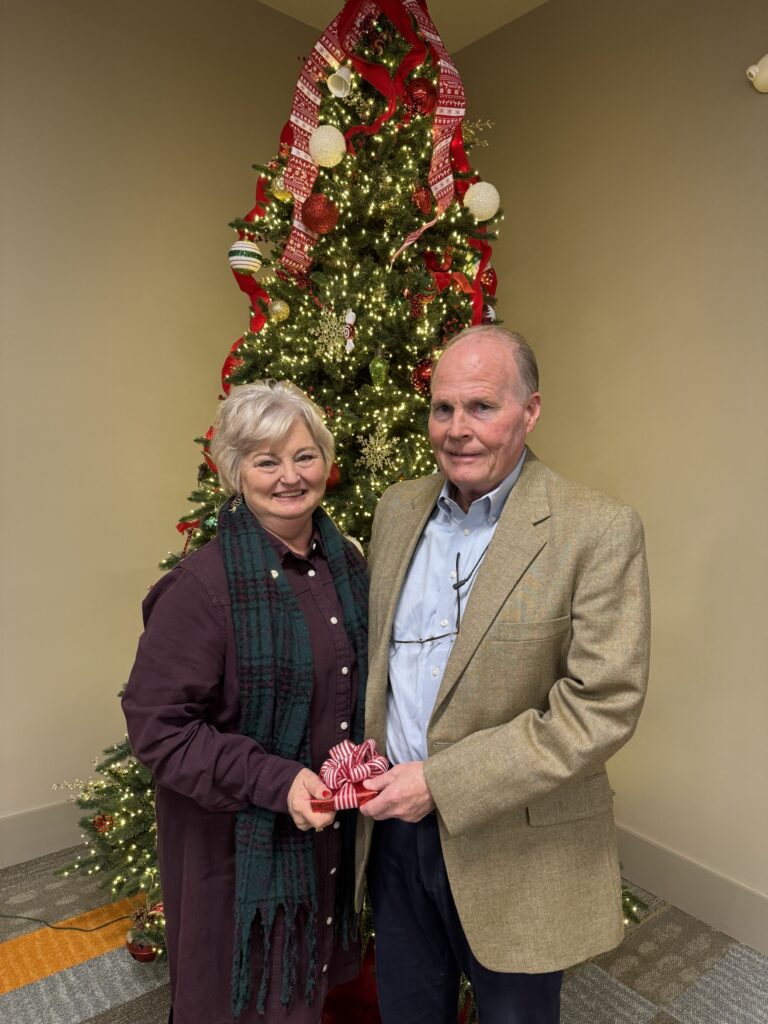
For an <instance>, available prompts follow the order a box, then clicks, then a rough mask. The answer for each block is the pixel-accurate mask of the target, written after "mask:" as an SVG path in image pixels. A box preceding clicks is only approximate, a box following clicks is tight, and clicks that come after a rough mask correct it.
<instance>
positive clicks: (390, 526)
mask: <svg viewBox="0 0 768 1024" xmlns="http://www.w3.org/2000/svg"><path fill="white" fill-rule="evenodd" d="M539 411H540V396H539V393H538V371H537V367H536V360H535V357H534V355H533V352H532V351H531V349H530V348H529V346H528V345H527V343H526V342H525V339H524V338H522V337H521V336H520V335H517V334H512V333H510V332H508V331H505V330H502V329H501V328H498V327H494V326H480V327H473V328H470V329H468V330H466V331H464V332H462V333H461V334H460V335H457V337H456V338H455V339H453V341H452V342H451V343H450V344H449V345H448V346H447V347H446V350H445V351H444V353H443V354H442V356H441V358H440V361H439V362H438V364H437V366H436V368H435V370H434V373H433V378H432V398H431V410H430V416H429V437H430V441H431V444H432V447H433V449H434V452H435V458H436V459H437V463H438V467H439V469H440V474H435V475H434V476H431V477H428V478H425V479H422V480H413V481H407V482H405V483H400V484H396V485H395V486H394V487H392V488H390V489H389V490H388V491H387V492H386V494H384V496H383V497H382V499H381V502H380V504H379V507H378V510H377V512H376V518H375V521H374V527H373V536H372V539H371V550H370V563H371V573H372V583H371V637H372V646H371V661H370V668H369V677H368V692H367V700H366V736H372V737H374V739H375V740H376V742H377V744H378V745H379V747H380V748H385V749H386V751H387V754H388V756H389V759H390V761H391V762H392V764H393V767H392V768H391V769H390V770H389V771H388V772H387V773H386V774H384V775H382V776H379V777H378V778H377V779H375V780H370V781H369V782H367V783H366V785H367V786H368V788H370V789H372V790H376V791H378V792H377V795H376V797H375V798H374V799H372V800H371V801H370V802H369V803H367V804H365V805H364V806H363V808H362V809H361V814H362V817H361V823H360V827H359V829H358V865H357V868H358V878H357V882H358V898H359V899H360V898H361V896H362V885H363V875H364V870H365V864H366V861H369V868H368V886H369V892H370V896H371V903H372V906H373V911H374V927H375V934H376V960H377V982H378V987H379V999H380V1005H381V1010H382V1019H383V1022H384V1024H448V1022H454V1024H455V1021H456V1019H457V1008H456V1007H457V993H458V980H459V973H460V972H464V974H466V976H467V977H468V978H469V980H470V982H471V983H472V987H473V992H474V995H475V999H476V1002H477V1007H478V1013H479V1018H480V1021H481V1024H556V1022H558V1021H559V1019H560V1010H559V1006H560V984H561V980H562V971H563V969H564V968H565V967H568V966H569V965H572V964H575V963H578V962H580V961H582V960H584V959H586V958H587V957H590V956H594V955H596V954H598V953H602V952H604V951H606V950H608V949H611V948H613V947H614V946H615V945H617V944H618V943H619V942H620V941H621V938H622V934H623V924H622V911H621V897H620V881H619V870H618V858H617V852H616V843H615V836H614V827H613V817H612V793H611V789H610V786H609V784H608V778H607V775H606V773H605V761H606V760H607V759H608V758H609V757H610V756H611V755H612V754H614V753H615V752H616V751H617V750H618V749H619V747H621V746H622V744H623V743H625V742H626V740H627V739H629V737H630V736H631V735H632V732H633V731H634V728H635V725H636V722H637V718H638V715H639V713H640V709H641V706H642V702H643V697H644V692H645V686H646V681H647V668H648V635H649V618H648V584H647V572H646V564H645V555H644V547H643V534H642V527H641V524H640V521H639V519H638V516H637V514H636V513H635V512H634V511H633V510H632V509H631V508H629V507H628V506H626V505H622V504H620V503H619V502H617V501H615V500H614V499H612V498H609V497H607V496H606V495H603V494H600V493H598V492H596V491H592V490H590V489H588V488H586V487H582V486H580V485H578V484H574V483H571V482H570V481H567V480H565V479H563V478H562V477H560V476H558V475H557V474H556V473H554V472H552V471H551V470H549V469H547V468H546V467H545V466H544V465H542V463H540V462H539V461H538V460H537V459H536V457H535V456H534V455H533V454H532V452H530V451H529V450H528V449H527V448H526V446H525V442H526V437H527V435H528V434H529V433H530V432H531V431H532V430H533V428H534V427H535V426H536V421H537V420H538V418H539ZM369 855H370V857H369Z"/></svg>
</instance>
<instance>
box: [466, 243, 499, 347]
mask: <svg viewBox="0 0 768 1024" xmlns="http://www.w3.org/2000/svg"><path fill="white" fill-rule="evenodd" d="M469 244H470V245H471V246H472V248H473V249H478V250H479V252H480V262H479V263H478V265H477V273H476V274H475V280H474V281H473V282H472V326H473V327H474V325H475V324H479V323H481V322H482V318H483V286H482V284H481V282H480V278H481V277H482V276H483V271H484V270H485V268H486V267H487V266H488V261H489V260H490V258H491V253H492V252H493V250H492V248H491V246H490V245H489V244H488V242H486V241H484V239H482V238H470V240H469Z"/></svg>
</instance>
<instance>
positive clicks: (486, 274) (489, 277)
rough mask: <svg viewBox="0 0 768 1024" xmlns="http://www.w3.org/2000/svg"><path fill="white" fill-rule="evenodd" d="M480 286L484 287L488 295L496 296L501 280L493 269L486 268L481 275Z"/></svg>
mask: <svg viewBox="0 0 768 1024" xmlns="http://www.w3.org/2000/svg"><path fill="white" fill-rule="evenodd" d="M480 284H481V285H482V286H483V291H484V292H487V293H488V295H495V294H496V288H497V287H498V284H499V280H498V278H497V277H496V271H495V270H494V269H493V267H486V268H485V270H484V271H483V272H482V274H481V275H480Z"/></svg>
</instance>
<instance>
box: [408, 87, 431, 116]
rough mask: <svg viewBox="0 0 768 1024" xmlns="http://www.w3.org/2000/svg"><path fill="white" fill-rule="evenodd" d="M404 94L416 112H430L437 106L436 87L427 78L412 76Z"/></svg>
mask: <svg viewBox="0 0 768 1024" xmlns="http://www.w3.org/2000/svg"><path fill="white" fill-rule="evenodd" d="M405 95H406V97H407V99H408V103H409V104H410V105H411V106H412V107H413V109H414V110H415V111H416V113H417V114H431V113H432V111H433V110H434V109H435V107H436V106H437V89H436V88H435V85H434V83H432V82H430V80H429V79H428V78H412V79H411V81H410V82H409V83H408V85H406V87H405Z"/></svg>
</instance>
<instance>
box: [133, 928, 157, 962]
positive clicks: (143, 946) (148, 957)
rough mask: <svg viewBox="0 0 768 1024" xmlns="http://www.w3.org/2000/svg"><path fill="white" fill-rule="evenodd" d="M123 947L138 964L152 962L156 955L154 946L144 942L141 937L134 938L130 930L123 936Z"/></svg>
mask: <svg viewBox="0 0 768 1024" xmlns="http://www.w3.org/2000/svg"><path fill="white" fill-rule="evenodd" d="M125 947H126V949H127V950H128V952H129V953H130V954H131V956H132V957H133V959H134V960H138V962H139V963H140V964H149V963H152V961H153V960H154V959H156V957H157V951H156V950H155V948H154V946H152V945H151V944H149V943H147V942H144V940H143V939H137V938H135V937H134V934H133V932H132V931H129V932H128V934H127V935H126V936H125Z"/></svg>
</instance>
